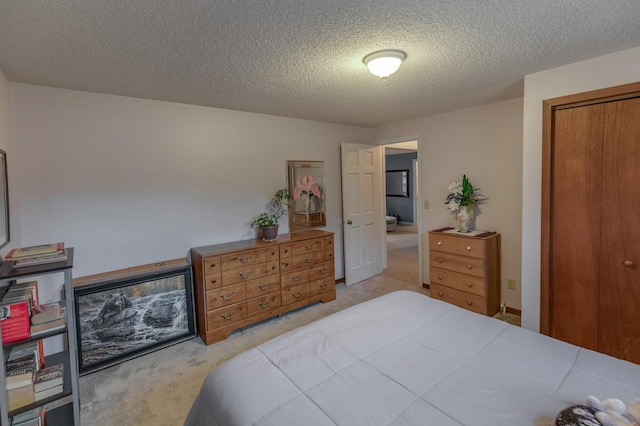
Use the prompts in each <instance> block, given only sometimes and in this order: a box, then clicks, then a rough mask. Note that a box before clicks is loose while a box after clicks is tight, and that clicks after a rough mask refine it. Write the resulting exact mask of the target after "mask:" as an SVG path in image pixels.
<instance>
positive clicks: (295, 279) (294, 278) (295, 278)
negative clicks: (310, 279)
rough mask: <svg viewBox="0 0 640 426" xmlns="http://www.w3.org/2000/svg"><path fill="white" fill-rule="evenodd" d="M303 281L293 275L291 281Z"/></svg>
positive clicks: (298, 276)
mask: <svg viewBox="0 0 640 426" xmlns="http://www.w3.org/2000/svg"><path fill="white" fill-rule="evenodd" d="M301 279H302V277H301V276H300V275H291V281H300V280H301Z"/></svg>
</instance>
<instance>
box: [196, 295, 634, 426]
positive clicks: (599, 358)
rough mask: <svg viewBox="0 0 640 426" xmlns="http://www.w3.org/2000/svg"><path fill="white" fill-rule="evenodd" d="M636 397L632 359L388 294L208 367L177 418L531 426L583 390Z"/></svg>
mask: <svg viewBox="0 0 640 426" xmlns="http://www.w3.org/2000/svg"><path fill="white" fill-rule="evenodd" d="M589 394H592V395H595V396H597V397H599V398H601V399H604V398H607V397H616V398H620V399H622V400H623V401H628V400H629V399H631V398H633V397H640V366H638V365H636V364H632V363H630V362H626V361H621V360H618V359H615V358H612V357H609V356H606V355H602V354H599V353H596V352H593V351H589V350H586V349H581V348H578V347H576V346H572V345H569V344H567V343H564V342H560V341H557V340H554V339H551V338H549V337H546V336H544V335H541V334H538V333H534V332H531V331H527V330H524V329H522V328H519V327H515V326H511V325H508V324H507V323H505V322H502V321H498V320H496V319H493V318H489V317H486V316H482V315H478V314H475V313H472V312H469V311H466V310H463V309H460V308H457V307H455V306H453V305H450V304H448V303H444V302H441V301H438V300H435V299H431V298H429V297H426V296H423V295H421V294H419V293H416V292H410V291H398V292H394V293H390V294H387V295H384V296H382V297H379V298H376V299H373V300H370V301H368V302H365V303H361V304H359V305H356V306H353V307H351V308H349V309H346V310H344V311H341V312H338V313H335V314H333V315H330V316H328V317H325V318H322V319H320V320H318V321H316V322H313V323H311V324H309V325H307V326H304V327H300V328H298V329H296V330H293V331H291V332H289V333H286V334H283V335H282V336H278V337H276V338H274V339H272V340H270V341H268V342H266V343H264V344H262V345H260V346H258V347H256V348H254V349H251V350H249V351H247V352H245V353H243V354H240V355H238V356H236V357H235V358H232V359H231V360H229V361H227V362H225V363H223V364H221V365H220V366H218V367H217V368H215V369H214V370H213V371H212V372H211V373H210V374H209V375H208V376H207V378H206V379H205V382H204V384H203V385H202V389H201V390H200V394H199V395H198V397H197V399H196V401H195V402H194V404H193V407H192V408H191V411H190V412H189V415H188V417H187V420H186V423H185V424H186V425H188V426H195V425H202V426H204V425H207V426H208V425H220V426H227V425H229V426H231V425H242V426H244V425H277V426H283V425H305V426H307V425H336V424H337V425H345V426H354V425H434V426H448V425H461V424H462V425H487V426H489V425H490V426H497V425H505V426H507V425H508V426H514V425H533V424H534V423H535V422H536V420H538V421H540V419H542V418H543V417H544V416H547V417H549V418H554V417H555V416H556V415H557V413H558V412H559V411H561V410H562V409H564V408H566V407H567V406H569V405H573V404H576V403H583V402H584V401H585V398H586V397H587V395H589Z"/></svg>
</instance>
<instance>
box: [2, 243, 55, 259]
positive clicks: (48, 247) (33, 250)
mask: <svg viewBox="0 0 640 426" xmlns="http://www.w3.org/2000/svg"><path fill="white" fill-rule="evenodd" d="M63 251H64V243H62V242H60V243H51V244H41V245H37V246H29V247H21V248H14V249H13V250H11V251H10V252H9V253H7V255H6V256H5V257H4V258H5V260H17V259H24V258H34V257H42V256H50V255H54V254H60V253H62V252H63Z"/></svg>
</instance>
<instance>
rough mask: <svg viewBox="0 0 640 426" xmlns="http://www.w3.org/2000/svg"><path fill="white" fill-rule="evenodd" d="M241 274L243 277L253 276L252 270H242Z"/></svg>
mask: <svg viewBox="0 0 640 426" xmlns="http://www.w3.org/2000/svg"><path fill="white" fill-rule="evenodd" d="M240 276H241V277H242V278H249V277H250V276H251V271H247V272H245V273H244V274H243V273H242V272H240Z"/></svg>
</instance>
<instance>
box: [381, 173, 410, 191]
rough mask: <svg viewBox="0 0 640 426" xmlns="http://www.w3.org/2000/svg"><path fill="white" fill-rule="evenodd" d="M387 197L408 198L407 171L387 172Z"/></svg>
mask: <svg viewBox="0 0 640 426" xmlns="http://www.w3.org/2000/svg"><path fill="white" fill-rule="evenodd" d="M386 188H387V192H386V195H387V197H409V170H408V169H407V170H387V173H386Z"/></svg>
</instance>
